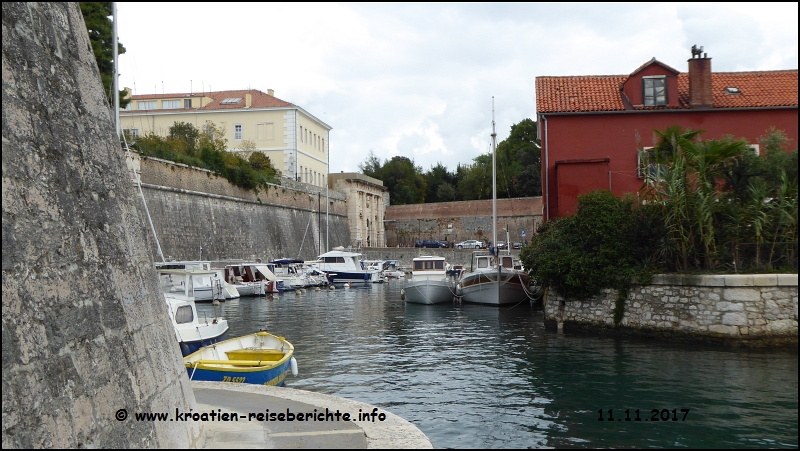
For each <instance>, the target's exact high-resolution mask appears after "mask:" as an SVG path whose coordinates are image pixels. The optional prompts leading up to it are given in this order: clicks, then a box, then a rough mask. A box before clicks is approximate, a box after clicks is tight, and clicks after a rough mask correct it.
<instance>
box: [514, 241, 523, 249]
mask: <svg viewBox="0 0 800 451" xmlns="http://www.w3.org/2000/svg"><path fill="white" fill-rule="evenodd" d="M511 247H513V248H514V249H522V243H520V242H516V243H514V244H512V245H511Z"/></svg>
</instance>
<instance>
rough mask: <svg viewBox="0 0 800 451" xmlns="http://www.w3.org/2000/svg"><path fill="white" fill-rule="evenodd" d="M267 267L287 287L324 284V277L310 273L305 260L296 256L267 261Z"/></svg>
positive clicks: (294, 287)
mask: <svg viewBox="0 0 800 451" xmlns="http://www.w3.org/2000/svg"><path fill="white" fill-rule="evenodd" d="M268 266H269V268H270V269H271V270H272V272H273V273H275V276H277V277H278V278H280V279H283V285H284V286H285V287H287V289H298V288H308V287H319V286H323V285H325V283H326V281H325V279H324V277H319V276H315V275H313V274H311V273H310V272H309V271H308V269H307V268H306V267H305V262H304V261H303V260H299V259H296V258H280V259H277V260H272V261H271V262H269V263H268Z"/></svg>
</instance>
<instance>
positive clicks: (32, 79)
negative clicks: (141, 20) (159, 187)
mask: <svg viewBox="0 0 800 451" xmlns="http://www.w3.org/2000/svg"><path fill="white" fill-rule="evenodd" d="M2 8H3V19H2V20H3V113H2V114H3V152H2V159H3V201H2V204H3V206H2V210H3V213H2V214H3V221H2V223H3V269H2V276H3V279H2V280H3V308H2V312H3V313H2V315H3V341H2V342H3V381H2V384H3V386H2V392H3V420H2V430H3V448H84V447H85V448H157V447H162V448H178V447H187V446H191V445H193V444H195V443H196V441H197V440H199V439H200V437H201V430H200V426H199V425H198V424H186V423H176V422H163V423H155V422H137V421H134V420H133V419H132V418H128V419H127V420H126V421H119V419H120V418H121V416H122V415H123V413H122V411H121V410H120V409H126V411H127V414H128V415H129V416H130V417H132V416H133V414H134V413H135V412H147V411H162V412H167V411H174V409H176V408H178V409H181V410H184V411H188V410H189V409H190V408H196V402H195V399H194V394H193V393H192V390H191V387H190V385H189V380H188V377H187V375H186V371H185V369H184V367H183V365H182V359H181V354H180V351H179V349H178V346H177V344H176V343H175V341H176V338H175V333H174V330H173V329H172V327H171V325H170V322H169V318H168V314H167V308H166V305H165V303H164V297H163V295H162V294H161V292H160V290H159V287H158V281H157V277H156V274H155V270H154V268H153V263H152V258H151V256H150V252H149V249H147V247H146V242H147V239H146V238H147V236H146V233H147V229H146V224H145V223H144V222H142V220H141V216H140V212H139V204H140V201H139V199H138V197H137V196H136V193H135V190H134V187H133V186H132V185H131V183H130V178H129V176H128V173H127V169H126V167H125V162H124V159H123V156H122V153H121V151H120V146H119V142H118V140H117V138H116V136H115V132H114V124H113V117H112V116H111V111H110V108H109V105H108V103H107V102H106V100H105V94H104V92H103V87H102V84H101V82H100V76H99V73H98V69H97V64H96V62H95V60H94V56H93V54H92V50H91V46H90V43H89V38H88V35H87V32H86V26H85V25H84V21H83V17H82V15H81V11H80V8H79V6H78V3H35V2H33V3H7V2H4V3H3V6H2Z"/></svg>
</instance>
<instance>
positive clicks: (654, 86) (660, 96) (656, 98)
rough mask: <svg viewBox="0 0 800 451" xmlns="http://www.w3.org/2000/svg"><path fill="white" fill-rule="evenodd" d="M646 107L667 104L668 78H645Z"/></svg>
mask: <svg viewBox="0 0 800 451" xmlns="http://www.w3.org/2000/svg"><path fill="white" fill-rule="evenodd" d="M642 88H643V90H644V95H643V98H644V106H660V105H666V104H667V78H666V77H663V76H662V77H643V78H642Z"/></svg>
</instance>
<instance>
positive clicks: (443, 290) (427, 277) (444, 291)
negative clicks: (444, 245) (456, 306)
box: [400, 255, 455, 304]
mask: <svg viewBox="0 0 800 451" xmlns="http://www.w3.org/2000/svg"><path fill="white" fill-rule="evenodd" d="M448 269H449V265H448V264H447V262H445V259H444V257H433V256H427V255H424V256H419V257H416V258H414V260H413V262H412V269H411V278H410V279H406V281H405V287H404V288H403V290H402V291H401V292H400V297H401V299H403V300H405V301H406V302H411V303H415V304H442V303H445V302H451V301H452V300H453V298H454V297H455V282H454V279H453V278H452V277H449V276H448V275H447V270H448Z"/></svg>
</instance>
